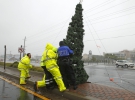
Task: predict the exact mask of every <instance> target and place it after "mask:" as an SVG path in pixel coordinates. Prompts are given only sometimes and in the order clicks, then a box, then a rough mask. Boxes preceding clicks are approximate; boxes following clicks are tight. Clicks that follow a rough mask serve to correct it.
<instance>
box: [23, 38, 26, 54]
mask: <svg viewBox="0 0 135 100" xmlns="http://www.w3.org/2000/svg"><path fill="white" fill-rule="evenodd" d="M25 41H26V36H25V38H24V50H23V56H24V55H25Z"/></svg>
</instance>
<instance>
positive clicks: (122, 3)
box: [91, 0, 129, 16]
mask: <svg viewBox="0 0 135 100" xmlns="http://www.w3.org/2000/svg"><path fill="white" fill-rule="evenodd" d="M127 1H129V0H126V1H124V2H121V3H119V4H117V5H114V6H111V7H109V8H107V9H104V10H102V11H100V12H97V13H95V14H99V13H101V12H103V11H106V10H109V9H111V8H113V7H115V6H118V5H121V4H123V3H125V2H127ZM95 14H92V15H91V16H93V15H95Z"/></svg>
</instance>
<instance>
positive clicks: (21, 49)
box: [20, 45, 22, 60]
mask: <svg viewBox="0 0 135 100" xmlns="http://www.w3.org/2000/svg"><path fill="white" fill-rule="evenodd" d="M21 50H22V45H21ZM21 53H22V52H20V60H21Z"/></svg>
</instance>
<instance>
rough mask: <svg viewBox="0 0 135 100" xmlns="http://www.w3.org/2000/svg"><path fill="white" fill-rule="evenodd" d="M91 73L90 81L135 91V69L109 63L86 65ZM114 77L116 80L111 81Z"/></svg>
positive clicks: (87, 70)
mask: <svg viewBox="0 0 135 100" xmlns="http://www.w3.org/2000/svg"><path fill="white" fill-rule="evenodd" d="M84 68H85V70H86V72H87V74H88V75H89V79H88V82H92V83H96V84H101V85H107V86H111V87H116V88H122V89H125V90H127V91H133V92H135V70H133V69H130V68H116V67H115V66H108V65H103V64H102V65H96V64H95V65H86V66H85V67H84ZM110 78H113V79H114V81H113V82H112V81H110Z"/></svg>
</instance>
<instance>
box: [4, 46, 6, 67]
mask: <svg viewBox="0 0 135 100" xmlns="http://www.w3.org/2000/svg"><path fill="white" fill-rule="evenodd" d="M4 48H5V53H4V70H5V65H6V45H5V46H4Z"/></svg>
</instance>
